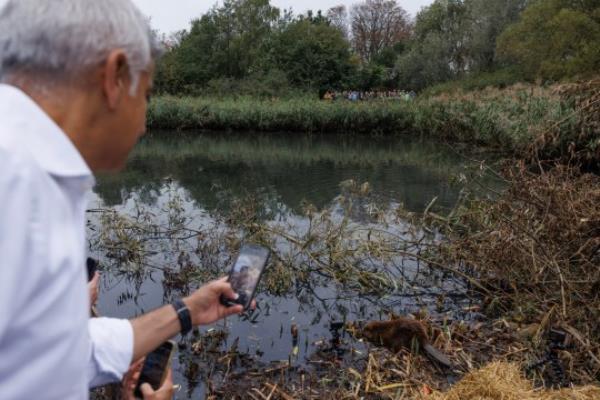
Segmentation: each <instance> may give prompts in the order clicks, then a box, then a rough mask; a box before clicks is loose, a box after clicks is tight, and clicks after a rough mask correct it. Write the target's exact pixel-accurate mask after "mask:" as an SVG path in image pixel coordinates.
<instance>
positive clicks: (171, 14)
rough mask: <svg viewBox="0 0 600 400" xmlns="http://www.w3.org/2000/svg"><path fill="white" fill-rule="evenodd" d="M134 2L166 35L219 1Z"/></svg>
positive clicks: (297, 4)
mask: <svg viewBox="0 0 600 400" xmlns="http://www.w3.org/2000/svg"><path fill="white" fill-rule="evenodd" d="M133 2H134V3H136V4H137V6H138V7H139V8H140V9H141V10H142V12H144V14H146V15H148V16H149V17H151V18H152V26H153V28H155V29H158V30H159V31H160V32H162V33H167V34H169V33H172V32H175V31H179V30H181V29H186V28H188V27H189V23H190V21H191V20H192V19H194V18H197V17H199V16H200V15H202V14H203V13H205V12H206V11H207V10H208V9H209V8H211V7H212V6H213V5H214V4H215V3H216V1H215V0H170V1H165V0H133ZM357 2H358V1H357V0H303V1H293V0H271V4H272V5H274V6H276V7H278V8H285V9H287V8H292V9H293V10H294V13H304V12H306V10H314V11H317V10H323V11H327V10H328V9H329V8H331V7H333V6H336V5H338V4H345V5H346V6H347V7H349V6H351V5H352V4H355V3H357ZM1 3H2V0H0V4H1ZM431 3H433V0H398V4H400V6H401V7H402V8H404V9H405V10H406V11H408V13H409V14H410V15H411V16H413V17H414V16H415V14H416V13H417V12H418V11H419V10H420V9H421V7H423V6H426V5H429V4H431Z"/></svg>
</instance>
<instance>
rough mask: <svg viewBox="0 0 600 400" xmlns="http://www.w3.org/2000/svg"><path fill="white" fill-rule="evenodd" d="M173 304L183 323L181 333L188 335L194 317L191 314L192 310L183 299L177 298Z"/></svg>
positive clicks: (180, 321) (180, 322)
mask: <svg viewBox="0 0 600 400" xmlns="http://www.w3.org/2000/svg"><path fill="white" fill-rule="evenodd" d="M171 305H172V306H173V308H175V311H176V312H177V318H179V324H180V325H181V334H182V335H186V334H187V333H188V332H189V331H191V330H192V317H191V316H190V310H189V309H188V308H187V306H186V305H185V303H184V302H183V300H181V299H177V300H175V301H174V302H173V303H172V304H171Z"/></svg>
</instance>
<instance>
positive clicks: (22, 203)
mask: <svg viewBox="0 0 600 400" xmlns="http://www.w3.org/2000/svg"><path fill="white" fill-rule="evenodd" d="M29 173H30V171H29V170H28V169H27V168H26V166H25V165H23V164H22V163H20V162H18V160H16V158H15V157H12V156H11V155H10V154H8V153H6V152H5V151H4V150H3V149H2V148H0V255H1V257H2V261H0V273H1V274H2V276H1V278H0V344H1V343H2V342H3V339H4V338H5V336H6V335H7V334H8V333H7V331H9V330H10V328H11V322H12V321H13V319H14V318H13V317H14V315H15V314H14V313H17V312H18V310H19V309H21V307H22V306H23V305H24V304H23V303H24V296H23V291H24V290H23V289H24V286H25V285H24V284H23V282H26V283H27V282H28V281H27V280H28V278H31V270H30V267H31V263H32V262H34V257H35V254H32V252H31V249H30V245H31V235H30V224H31V219H32V218H33V217H32V214H33V213H34V206H33V205H34V202H35V194H34V191H33V190H32V188H31V179H29V177H28V174H29Z"/></svg>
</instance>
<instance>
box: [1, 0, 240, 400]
mask: <svg viewBox="0 0 600 400" xmlns="http://www.w3.org/2000/svg"><path fill="white" fill-rule="evenodd" d="M159 54H160V46H159V44H158V43H157V41H156V38H155V37H154V35H153V34H152V31H151V30H150V27H149V26H148V22H147V19H146V18H145V17H144V16H143V15H142V14H141V13H140V12H139V11H138V9H137V8H136V7H135V6H134V5H133V3H132V2H131V1H130V0H8V1H7V2H4V5H3V6H0V116H1V119H0V171H1V172H0V256H1V257H2V261H1V262H0V272H1V274H2V277H1V278H0V398H1V399H11V400H12V399H23V400H26V399H27V400H28V399H44V400H54V399H56V400H70V399H77V400H79V399H87V398H88V393H89V388H90V387H94V386H98V385H103V384H106V383H109V382H117V381H120V380H121V379H122V377H123V374H124V373H126V372H127V371H128V369H129V366H130V364H131V363H132V362H134V361H136V360H138V359H140V358H142V357H143V356H145V355H146V354H148V353H149V352H151V351H152V350H154V349H155V348H156V347H158V346H159V345H160V344H161V343H163V342H164V341H166V340H167V339H169V338H171V337H172V336H174V335H176V334H178V333H180V332H181V333H183V334H186V333H187V332H189V331H190V330H191V328H192V326H193V325H202V324H210V323H213V322H215V321H217V320H219V319H222V318H225V317H227V316H228V315H231V314H236V313H240V312H242V306H240V305H238V306H233V307H225V306H222V305H221V304H220V302H219V297H220V296H221V295H223V296H225V297H226V298H232V299H234V298H237V294H236V293H234V292H233V290H232V289H231V286H230V285H229V284H228V283H227V282H226V280H225V279H221V280H218V281H214V282H211V283H209V284H207V285H205V286H203V287H202V288H200V289H199V290H197V291H195V292H194V293H192V294H191V295H190V296H188V297H185V298H183V299H180V300H177V301H175V302H174V303H173V304H172V305H166V306H164V307H162V308H159V309H157V310H155V311H152V312H150V313H148V314H145V315H142V316H140V317H138V318H136V319H133V320H131V321H129V320H122V319H110V318H95V319H91V320H90V318H89V317H90V300H89V293H88V290H87V287H86V281H87V279H86V268H85V258H84V254H85V243H86V242H85V220H86V219H85V211H86V194H87V193H88V192H89V191H90V189H91V188H92V186H93V185H94V177H93V172H96V171H116V170H119V169H121V168H123V166H124V165H125V162H126V159H127V156H128V154H129V152H130V151H131V149H132V147H133V146H134V144H135V143H136V142H137V140H138V139H139V137H140V136H141V135H142V134H143V133H144V132H145V123H146V119H145V118H146V108H147V99H148V96H149V94H150V91H151V89H152V76H153V72H154V63H155V60H156V58H157V57H158V56H159ZM167 384H168V386H166V387H163V388H161V389H160V390H158V391H157V392H154V391H153V390H152V389H151V388H149V387H148V386H146V387H145V389H143V392H144V398H146V399H166V398H170V397H172V392H173V390H172V381H170V380H168V381H167Z"/></svg>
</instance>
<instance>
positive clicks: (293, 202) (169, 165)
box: [88, 133, 468, 398]
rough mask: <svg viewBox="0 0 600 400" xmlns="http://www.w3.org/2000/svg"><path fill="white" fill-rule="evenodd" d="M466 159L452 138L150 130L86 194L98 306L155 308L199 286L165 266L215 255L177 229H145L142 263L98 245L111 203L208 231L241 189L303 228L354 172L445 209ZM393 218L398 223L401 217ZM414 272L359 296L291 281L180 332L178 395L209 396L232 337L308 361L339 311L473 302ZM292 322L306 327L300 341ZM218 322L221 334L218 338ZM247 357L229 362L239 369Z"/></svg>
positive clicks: (332, 203)
mask: <svg viewBox="0 0 600 400" xmlns="http://www.w3.org/2000/svg"><path fill="white" fill-rule="evenodd" d="M165 136H168V137H169V138H165ZM464 164H465V161H464V159H463V158H461V157H460V156H458V155H457V154H456V152H454V151H453V150H451V149H449V148H448V147H446V146H444V145H441V144H435V143H431V142H423V141H406V140H389V139H388V140H375V139H343V138H339V137H337V138H336V137H333V138H332V137H327V138H318V137H317V138H315V137H297V136H296V137H288V136H286V135H277V136H263V135H253V137H252V138H248V137H247V135H228V136H227V137H219V136H212V135H202V136H178V135H177V134H176V133H172V134H170V135H165V134H164V133H163V134H162V135H160V136H154V137H149V138H146V139H145V141H144V142H142V143H141V144H140V145H139V146H138V148H137V149H136V151H135V153H134V154H133V156H132V158H131V160H130V162H129V165H128V167H127V169H126V170H125V171H124V172H122V173H121V174H119V175H113V176H100V177H99V179H98V185H97V187H96V189H95V192H94V193H93V195H92V196H91V198H90V203H91V204H90V208H91V209H92V210H93V211H92V212H90V213H89V214H88V215H89V221H90V222H89V230H88V233H89V235H90V255H92V256H93V257H95V258H99V259H100V260H101V261H102V265H103V267H102V268H103V273H102V286H101V293H100V300H99V304H98V309H99V312H100V313H101V314H102V315H106V316H114V317H124V318H130V317H134V316H136V315H139V314H140V313H143V312H145V311H149V310H151V309H153V308H156V307H159V306H161V305H162V304H165V303H167V302H170V301H171V300H172V299H173V298H175V297H177V296H180V295H181V294H182V293H185V292H186V291H188V290H190V289H193V287H195V285H197V283H193V284H190V285H188V284H186V283H181V282H179V284H173V282H168V283H165V279H164V278H165V273H164V272H163V270H164V268H167V269H168V271H169V272H170V276H173V275H175V276H177V275H178V274H180V270H181V268H183V266H184V265H187V264H189V263H192V264H194V265H196V266H197V268H199V269H200V270H201V269H202V266H203V263H206V264H208V262H207V261H205V259H203V258H202V257H203V256H202V255H199V254H198V252H197V249H198V238H197V237H195V236H194V237H192V238H188V237H186V235H183V234H179V236H178V240H177V241H173V240H172V238H169V237H165V236H164V235H155V237H152V235H149V236H147V237H145V238H144V245H145V251H146V254H145V256H144V267H143V270H138V269H136V267H135V266H132V265H131V264H132V263H131V262H130V261H128V260H126V259H123V258H122V257H121V258H119V257H115V254H114V253H115V250H114V249H107V248H105V247H103V246H100V245H99V244H98V243H99V242H98V240H97V239H98V235H100V234H101V231H102V224H101V216H102V215H104V214H105V213H106V212H107V211H117V212H118V213H119V214H121V215H127V216H130V217H132V218H140V217H141V218H143V219H144V218H145V220H146V222H147V221H148V220H152V221H151V223H152V224H153V226H160V227H163V228H164V227H165V226H173V223H175V224H177V223H178V222H177V221H175V222H174V221H173V219H177V218H184V219H185V222H184V224H185V225H186V226H188V227H192V228H193V229H198V230H202V229H204V228H206V227H216V226H217V225H219V224H221V226H222V223H223V222H222V219H221V216H222V215H223V214H225V213H226V212H229V211H231V208H232V207H236V203H235V199H239V198H246V197H248V196H252V197H253V198H254V199H258V200H259V201H261V202H263V204H262V205H263V206H264V209H265V210H266V212H265V217H264V218H265V220H267V221H271V222H272V223H273V224H278V223H285V224H286V226H289V227H292V229H293V230H295V231H296V232H302V230H303V229H305V228H306V225H307V221H306V217H305V216H304V215H303V214H302V209H303V205H305V204H306V203H311V204H313V205H314V206H315V207H316V208H317V209H319V210H333V211H334V212H335V211H336V210H337V209H339V199H340V197H339V196H340V195H341V194H342V191H343V189H342V187H343V185H342V186H340V183H341V182H345V181H348V180H354V181H356V182H369V184H370V188H371V191H372V193H374V194H375V195H376V196H377V198H378V199H379V201H380V202H384V203H386V204H389V205H394V206H395V205H399V204H403V205H404V207H405V208H406V209H408V210H409V211H414V212H420V211H423V210H424V209H425V207H427V205H428V204H429V203H430V201H431V200H432V199H433V198H435V197H437V198H438V200H437V202H436V207H437V208H438V210H439V211H440V212H443V210H444V209H450V208H451V207H452V206H453V205H454V204H455V202H456V201H457V199H458V195H459V190H460V187H459V186H456V185H453V184H451V182H452V181H453V180H455V179H456V177H458V176H459V175H460V174H461V173H463V172H464ZM173 208H176V210H177V211H176V212H175V213H174V212H173ZM352 218H353V220H354V222H355V223H356V224H364V225H365V226H367V225H372V224H373V222H372V221H369V220H368V218H365V217H364V215H362V214H361V213H360V212H358V213H356V215H352ZM179 222H181V221H179ZM178 226H179V225H178ZM215 229H218V228H215ZM386 229H392V230H393V229H398V231H401V230H402V227H401V226H399V227H386ZM188 236H189V235H188ZM182 257H183V258H184V259H183V260H182ZM204 257H206V255H204ZM219 257H221V259H220V261H219V260H218V261H217V262H214V260H213V262H212V264H213V266H212V267H210V269H211V272H210V274H207V276H209V275H211V276H214V275H219V274H225V273H226V269H227V265H228V262H229V261H228V259H227V256H223V255H220V256H219ZM223 257H224V258H223ZM398 262H399V263H403V260H398ZM406 263H407V266H406V267H407V268H408V270H409V271H416V270H418V267H419V266H418V265H414V264H415V263H414V261H406ZM215 265H216V266H215ZM207 269H209V268H208V267H207ZM197 280H198V279H196V281H197ZM200 280H201V279H200ZM415 282H418V283H419V284H417V285H414V286H413V287H411V288H410V290H408V289H407V290H402V289H399V290H396V291H394V293H390V294H389V295H383V296H382V295H381V294H378V295H375V296H374V295H371V296H368V295H364V296H360V295H358V294H357V293H355V292H353V291H351V290H345V289H341V288H340V287H339V285H335V284H332V283H328V282H327V281H323V280H321V281H319V282H315V284H314V285H309V286H310V287H309V286H306V285H305V286H298V287H295V288H292V289H291V290H290V291H289V292H288V293H286V294H285V295H283V296H273V295H266V294H264V293H263V294H259V295H258V302H259V309H258V310H257V311H256V312H254V313H253V314H252V315H250V316H244V317H239V318H238V317H234V318H231V319H229V320H228V321H226V322H222V323H219V324H216V325H215V326H210V327H204V328H202V329H201V330H200V332H197V333H196V336H194V335H190V336H189V337H188V338H185V339H182V338H178V339H179V341H180V349H179V352H178V355H177V356H176V357H175V359H174V371H175V381H176V383H179V384H181V385H182V386H183V390H182V391H181V392H180V393H178V396H177V398H191V397H193V398H203V394H204V393H205V390H206V384H207V383H206V382H207V380H208V379H210V380H212V381H218V380H219V379H222V375H223V374H222V373H221V374H219V373H218V372H217V368H216V366H215V363H216V361H215V358H218V357H212V358H211V355H210V354H211V353H214V352H215V351H216V352H218V351H221V352H223V351H226V350H227V349H230V348H231V347H232V346H235V347H237V350H238V351H239V352H240V353H243V354H246V355H248V357H251V358H252V360H254V361H256V362H262V363H266V364H268V363H275V362H278V361H281V360H287V361H290V362H292V363H293V364H296V365H306V364H308V363H309V360H310V358H311V357H312V356H313V355H314V353H315V352H317V351H318V350H319V349H323V348H328V343H330V341H331V339H332V337H333V336H335V335H336V334H335V333H334V331H332V330H331V324H332V323H333V322H339V321H349V320H366V319H379V318H382V310H392V311H394V312H395V313H398V314H404V313H409V312H417V311H419V310H421V309H424V308H425V309H427V310H428V312H430V313H432V314H434V315H437V316H439V317H440V318H442V317H448V318H453V317H456V316H457V314H460V313H461V310H462V309H463V308H464V307H465V306H466V305H468V304H467V300H465V299H464V298H463V296H461V294H460V293H461V290H462V288H463V286H462V284H461V283H460V282H456V281H453V280H450V279H449V280H447V281H446V282H439V277H438V281H436V283H435V284H433V283H431V282H428V281H427V277H420V278H419V279H416V280H415ZM415 286H416V287H415ZM441 294H445V295H444V296H441ZM292 325H295V326H296V327H298V332H299V334H298V339H297V341H296V343H294V340H293V338H292V334H291V329H292ZM221 332H224V333H223V334H222V338H221V339H222V340H217V339H214V338H215V337H221ZM339 333H340V334H342V336H343V339H344V343H346V344H347V345H348V346H350V347H352V348H355V349H356V354H361V352H363V351H364V346H363V345H362V344H361V343H358V342H355V341H354V340H352V339H351V338H349V337H347V336H344V333H343V332H342V331H340V332H339ZM206 336H208V337H209V338H213V339H214V340H212V339H210V340H209V339H205V340H204V342H202V343H204V345H202V346H198V345H196V347H192V344H193V343H194V342H197V341H198V340H199V339H200V338H201V337H206ZM295 347H297V348H296V349H294V348H295ZM216 354H223V353H216ZM241 367H242V366H241V365H232V366H231V368H232V369H233V370H235V369H236V368H238V369H239V368H241ZM217 383H218V382H217Z"/></svg>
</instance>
